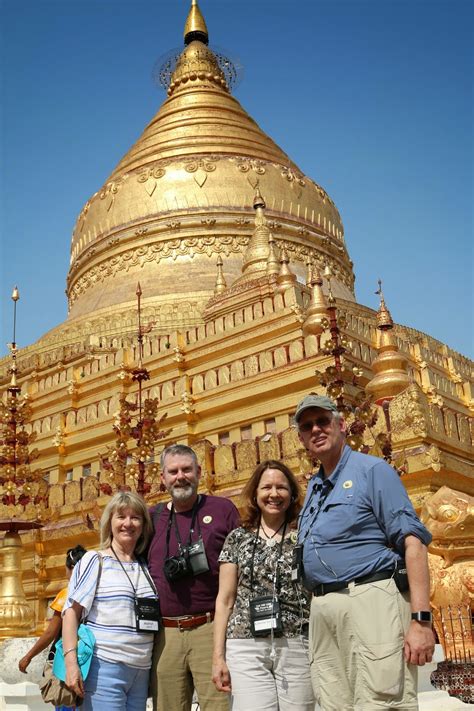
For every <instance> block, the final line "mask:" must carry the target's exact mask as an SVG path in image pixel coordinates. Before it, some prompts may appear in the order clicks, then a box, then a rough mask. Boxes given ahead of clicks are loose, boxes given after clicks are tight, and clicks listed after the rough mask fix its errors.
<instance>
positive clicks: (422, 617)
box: [411, 610, 433, 622]
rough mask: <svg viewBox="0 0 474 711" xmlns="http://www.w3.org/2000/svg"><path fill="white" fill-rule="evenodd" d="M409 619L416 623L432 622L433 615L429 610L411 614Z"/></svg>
mask: <svg viewBox="0 0 474 711" xmlns="http://www.w3.org/2000/svg"><path fill="white" fill-rule="evenodd" d="M411 619H412V620H416V621H417V622H432V621H433V615H432V614H431V611H430V610H420V611H419V612H412V613H411Z"/></svg>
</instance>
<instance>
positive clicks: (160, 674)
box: [150, 622, 229, 711]
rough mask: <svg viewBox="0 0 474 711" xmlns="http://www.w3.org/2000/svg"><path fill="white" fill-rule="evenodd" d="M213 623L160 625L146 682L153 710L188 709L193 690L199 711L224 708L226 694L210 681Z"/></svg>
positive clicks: (226, 705) (226, 698)
mask: <svg viewBox="0 0 474 711" xmlns="http://www.w3.org/2000/svg"><path fill="white" fill-rule="evenodd" d="M212 636H213V623H212V622H211V623H207V624H204V625H201V626H200V627H196V628H195V629H193V630H185V631H184V632H180V631H179V630H178V629H177V628H174V627H164V628H162V630H161V632H160V633H159V634H158V635H157V637H156V640H155V646H154V649H153V662H152V666H151V674H150V683H151V691H152V696H153V709H154V711H191V704H192V698H193V690H194V689H196V692H197V695H198V698H199V704H200V711H228V710H229V695H228V694H224V693H221V692H219V691H217V690H216V687H215V686H214V684H213V682H212V680H211V670H212V669H211V668H212V642H213V639H212Z"/></svg>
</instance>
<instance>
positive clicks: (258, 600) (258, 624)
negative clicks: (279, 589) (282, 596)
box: [250, 595, 283, 637]
mask: <svg viewBox="0 0 474 711" xmlns="http://www.w3.org/2000/svg"><path fill="white" fill-rule="evenodd" d="M250 629H251V632H252V635H253V636H254V637H268V635H269V634H270V633H271V631H272V630H273V634H274V635H275V637H280V636H281V635H282V634H283V625H282V620H281V611H280V601H279V600H278V598H274V597H273V596H272V595H264V596H262V597H254V598H253V599H252V600H250Z"/></svg>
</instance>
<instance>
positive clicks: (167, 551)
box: [166, 495, 201, 558]
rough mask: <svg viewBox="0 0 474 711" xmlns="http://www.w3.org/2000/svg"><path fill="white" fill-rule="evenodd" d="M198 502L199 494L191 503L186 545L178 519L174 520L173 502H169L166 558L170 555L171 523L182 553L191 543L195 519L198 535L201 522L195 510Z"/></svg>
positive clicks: (199, 499) (199, 501) (199, 500)
mask: <svg viewBox="0 0 474 711" xmlns="http://www.w3.org/2000/svg"><path fill="white" fill-rule="evenodd" d="M200 503H201V496H200V495H199V496H198V497H197V499H196V501H195V502H194V505H193V510H192V517H191V525H190V526H189V535H188V542H187V544H186V546H183V541H182V540H181V534H180V532H179V528H178V521H177V520H176V512H175V510H174V504H171V512H170V517H169V519H168V527H167V529H166V557H167V558H169V555H170V537H171V527H172V526H173V524H174V532H175V536H176V540H177V542H178V550H179V552H180V553H183V552H184V551H185V550H186V549H187V548H189V546H190V545H191V542H192V537H193V533H194V526H195V524H196V521H197V530H198V533H199V536H200V535H201V524H200V523H199V519H198V517H197V512H198V508H199V504H200Z"/></svg>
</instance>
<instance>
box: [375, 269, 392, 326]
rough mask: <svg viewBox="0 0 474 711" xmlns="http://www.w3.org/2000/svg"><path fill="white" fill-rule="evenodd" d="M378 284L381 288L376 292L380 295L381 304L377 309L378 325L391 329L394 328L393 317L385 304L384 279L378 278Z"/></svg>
mask: <svg viewBox="0 0 474 711" xmlns="http://www.w3.org/2000/svg"><path fill="white" fill-rule="evenodd" d="M378 285H379V288H378V289H377V291H376V292H375V293H376V294H378V295H379V296H380V306H379V310H378V311H377V327H378V328H381V329H389V328H393V319H392V316H391V314H390V311H389V310H388V309H387V306H386V304H385V299H384V296H383V291H382V280H381V279H379V280H378Z"/></svg>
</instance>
